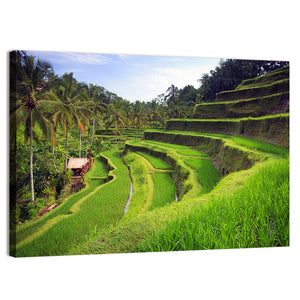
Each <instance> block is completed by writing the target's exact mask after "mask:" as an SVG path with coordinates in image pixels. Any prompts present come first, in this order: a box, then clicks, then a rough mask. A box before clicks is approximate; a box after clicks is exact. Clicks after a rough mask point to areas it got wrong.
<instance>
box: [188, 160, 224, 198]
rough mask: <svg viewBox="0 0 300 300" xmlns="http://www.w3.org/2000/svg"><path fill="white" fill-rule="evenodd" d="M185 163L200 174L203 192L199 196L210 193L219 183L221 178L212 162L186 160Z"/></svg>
mask: <svg viewBox="0 0 300 300" xmlns="http://www.w3.org/2000/svg"><path fill="white" fill-rule="evenodd" d="M184 163H185V164H187V165H188V166H189V167H191V168H193V169H195V170H196V171H197V172H198V174H199V175H198V176H199V177H198V178H199V183H200V184H201V186H202V190H201V191H200V192H199V193H198V194H197V196H200V195H202V194H205V193H208V192H210V191H211V190H212V189H213V188H214V187H215V186H216V185H217V183H218V182H219V180H220V176H219V173H218V171H217V170H216V168H215V167H214V165H213V164H212V162H211V161H210V160H208V159H195V158H185V159H184Z"/></svg>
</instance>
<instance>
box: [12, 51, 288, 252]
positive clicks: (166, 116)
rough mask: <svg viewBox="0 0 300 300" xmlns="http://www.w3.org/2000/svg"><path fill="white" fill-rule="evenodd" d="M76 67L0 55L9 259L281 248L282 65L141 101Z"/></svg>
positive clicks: (208, 77) (257, 66)
mask: <svg viewBox="0 0 300 300" xmlns="http://www.w3.org/2000/svg"><path fill="white" fill-rule="evenodd" d="M113 58H115V57H110V59H111V60H112V59H113ZM208 71H209V70H208ZM74 74H75V73H73V72H71V73H68V72H65V73H64V74H62V75H60V74H56V73H55V70H54V66H53V65H52V64H51V60H50V62H46V60H44V59H43V60H42V59H39V57H38V56H33V55H30V54H28V53H27V52H25V51H13V52H11V53H10V104H11V106H10V254H11V255H12V256H16V257H32V256H58V255H81V254H103V253H136V252H158V251H184V250H207V249H233V248H257V247H282V246H289V227H290V225H289V62H286V61H262V60H261V61H260V60H238V59H225V60H220V61H219V63H218V65H217V66H216V68H215V69H214V70H211V71H210V72H209V73H205V74H203V75H202V74H201V73H200V74H199V75H198V76H199V78H200V77H201V76H202V77H201V78H200V79H198V85H199V86H198V87H194V86H193V85H186V86H184V87H182V88H177V87H176V86H175V85H173V84H172V85H171V86H169V87H168V86H166V87H165V90H162V91H161V92H162V93H163V92H164V91H165V93H163V94H160V95H159V96H157V97H156V98H155V97H153V100H151V101H145V100H144V99H140V100H135V101H129V100H126V98H125V97H124V98H122V95H121V96H118V95H117V94H115V93H113V92H110V91H109V90H107V89H106V88H105V87H103V86H100V85H98V84H91V83H85V82H82V81H81V80H77V79H76V78H75V75H74ZM78 74H79V73H78ZM196 79H197V78H196ZM99 84H101V82H99ZM124 85H126V82H124ZM154 96H155V95H154Z"/></svg>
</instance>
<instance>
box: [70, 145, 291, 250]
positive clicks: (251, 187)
mask: <svg viewBox="0 0 300 300" xmlns="http://www.w3.org/2000/svg"><path fill="white" fill-rule="evenodd" d="M243 140H244V139H243ZM244 141H245V140H244ZM136 144H137V143H136ZM142 144H143V145H146V144H148V145H149V144H152V145H153V146H154V147H163V146H162V145H165V146H166V143H160V142H153V143H151V142H149V141H146V142H142ZM169 145H170V148H169V149H173V151H175V152H176V149H178V148H182V147H183V148H184V147H185V146H181V145H173V144H169ZM260 146H262V145H260ZM166 148H167V147H166ZM285 153H286V152H285ZM284 156H286V154H285V155H284ZM185 159H187V158H186V157H185ZM262 160H263V161H262V162H258V163H256V164H255V165H254V166H253V167H252V168H251V169H249V170H245V171H240V172H236V173H232V174H229V175H228V176H226V177H224V178H223V179H222V180H221V181H220V182H219V183H218V184H217V185H216V187H215V188H214V189H212V190H211V191H210V192H209V193H206V194H203V195H201V197H200V198H199V197H198V196H195V197H185V198H184V199H183V201H180V202H177V203H173V204H170V205H168V206H165V207H162V208H158V209H156V210H154V211H147V212H145V213H144V214H140V215H138V216H137V217H136V218H128V219H125V218H124V219H123V220H121V222H120V223H119V224H118V225H117V226H116V227H114V228H110V229H109V231H108V230H101V231H100V232H99V233H97V234H96V235H95V236H91V237H90V238H89V240H88V242H87V243H85V244H82V245H80V246H78V247H75V248H73V249H72V250H71V251H70V252H69V254H92V253H116V252H118V253H119V252H136V251H151V247H153V240H152V242H151V240H150V241H148V242H147V243H146V242H142V241H145V240H146V239H147V238H152V239H153V238H154V239H155V238H156V236H157V230H158V229H161V230H162V231H161V232H160V233H159V236H160V237H161V236H163V235H168V234H169V231H168V229H166V228H164V226H165V225H166V223H168V222H170V224H171V223H172V222H173V221H174V222H175V223H176V222H181V221H180V220H181V218H183V217H184V216H186V217H187V219H188V218H189V216H190V214H191V215H192V214H195V215H196V219H195V218H194V219H188V221H187V223H190V222H193V221H196V220H197V222H198V221H199V220H198V219H197V218H198V215H199V214H201V212H202V211H205V212H207V210H208V209H210V210H211V211H212V217H211V220H214V219H215V217H213V216H216V214H217V211H222V210H226V211H227V212H226V213H228V216H231V217H232V216H233V215H234V216H235V219H233V221H232V223H231V225H230V226H235V225H232V224H236V223H234V222H237V218H238V217H239V216H242V218H243V230H240V234H241V235H244V236H246V235H245V232H247V230H250V231H251V232H252V233H253V232H254V233H255V232H256V231H255V230H256V229H257V223H255V222H253V220H255V219H251V218H250V219H249V218H248V219H247V214H248V213H249V212H248V213H247V214H245V213H243V214H242V215H241V213H242V212H243V211H244V212H245V205H248V204H249V203H252V204H253V205H252V208H251V207H250V208H249V209H250V210H251V209H252V213H254V215H253V214H252V215H251V214H250V216H256V215H258V216H260V221H259V222H260V223H259V224H261V226H262V229H260V233H261V234H263V232H264V237H263V235H262V239H260V238H259V239H256V240H255V238H252V239H249V240H247V239H246V240H244V241H242V240H241V241H240V242H239V243H238V242H235V244H232V243H233V242H232V240H231V241H229V242H228V243H227V244H226V243H224V240H226V239H228V238H229V236H230V234H229V233H228V232H226V222H223V223H222V222H221V221H222V218H217V221H216V223H215V224H216V226H219V227H218V228H221V229H220V230H219V229H218V234H217V235H211V238H210V239H209V243H213V241H214V243H216V244H215V245H218V246H217V247H220V248H228V247H232V245H235V246H236V247H253V246H255V247H261V246H265V245H287V244H288V217H287V216H288V200H287V199H288V177H287V176H288V172H287V170H288V168H289V161H288V160H287V159H285V158H284V157H283V156H281V158H280V157H279V156H278V155H272V154H271V155H267V156H265V155H263V159H262ZM279 168H280V169H281V170H282V172H277V170H278V169H279ZM261 177H263V178H265V180H264V181H263V183H262V184H260V183H261V179H260V178H261ZM256 178H258V179H256ZM268 178H270V179H271V180H270V181H268V180H267V179H268ZM275 178H277V179H276V180H277V181H275V182H276V183H275V184H274V183H273V184H272V185H271V186H270V184H271V183H272V182H273V180H275ZM276 187H278V189H276ZM249 191H251V193H252V194H251V193H249ZM224 195H226V197H225V196H224ZM248 195H249V197H248ZM262 195H263V197H262ZM278 197H279V198H278ZM280 197H281V198H282V199H284V201H282V202H281V201H278V202H277V203H276V205H274V201H273V202H272V199H273V200H274V199H280ZM225 198H226V199H227V200H226V199H225ZM243 200H244V201H246V202H243ZM258 200H260V201H263V202H264V201H266V203H268V205H267V206H264V204H262V202H257V201H258ZM270 201H271V202H270ZM214 203H217V204H219V205H221V206H219V207H217V206H216V207H215V209H211V207H212V206H213V205H215V204H214ZM245 203H246V204H245ZM247 203H248V204H247ZM222 205H223V206H222ZM232 205H234V207H235V208H236V209H235V210H234V212H235V213H234V214H233V215H232V214H231V215H230V212H231V209H230V208H231V207H232ZM243 205H244V206H243ZM265 207H266V208H265ZM260 210H261V212H260ZM213 211H214V212H215V214H214V215H213ZM266 211H267V212H268V214H265V212H266ZM276 213H277V217H276ZM270 214H271V215H272V216H273V219H272V220H273V221H271V219H270V218H269V216H270ZM278 214H281V217H282V216H283V219H282V221H280V218H281V217H278ZM217 215H218V214H217ZM228 216H227V217H228ZM263 216H265V218H263ZM253 218H254V217H253ZM274 218H275V219H274ZM226 220H227V219H226ZM251 220H252V221H251ZM274 220H276V222H279V223H280V222H282V224H281V229H280V230H279V231H278V230H277V229H276V230H275V229H274V228H275V227H274V224H275V223H274ZM218 222H219V223H218ZM220 222H221V223H220ZM247 222H248V223H247ZM270 222H271V223H270ZM175 223H174V224H175ZM279 223H278V224H279ZM174 224H173V225H174ZM195 224H197V223H195ZM272 224H273V225H272ZM276 224H277V223H276ZM173 225H172V226H173ZM170 226H171V225H170ZM270 226H271V227H270ZM276 226H277V225H276ZM173 227H174V226H173ZM162 228H163V229H162ZM214 228H215V227H214ZM247 228H248V229H247ZM270 228H272V229H271V231H270ZM268 230H269V232H272V233H274V234H272V235H271V236H270V238H266V235H265V233H266V232H267V231H268ZM189 232H191V234H192V235H191V240H193V239H197V240H200V239H201V237H200V236H199V233H197V236H195V235H193V234H194V233H195V232H197V231H193V229H192V230H191V231H189ZM193 232H194V233H193ZM279 232H281V233H282V234H281V233H279ZM231 233H232V232H231ZM181 234H182V232H181ZM202 234H205V233H204V232H203V231H202ZM254 236H257V233H255V234H254ZM279 236H280V237H279ZM222 237H224V240H222ZM171 240H172V239H171ZM279 240H280V243H279V242H276V241H279ZM173 242H174V240H173ZM141 243H142V244H141ZM220 243H221V244H220ZM154 244H155V243H154ZM173 246H174V244H173V245H172V247H173ZM147 247H148V248H147ZM180 247H181V246H180ZM197 247H198V246H197ZM209 247H212V245H211V244H210V246H209ZM204 248H205V247H203V248H201V247H200V246H199V249H204ZM212 248H213V247H212ZM174 249H175V248H174ZM178 249H181V248H178ZM189 249H192V247H190V248H189ZM153 250H155V251H158V250H159V249H157V248H155V249H154V248H153Z"/></svg>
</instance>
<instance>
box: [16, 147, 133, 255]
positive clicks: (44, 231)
mask: <svg viewBox="0 0 300 300" xmlns="http://www.w3.org/2000/svg"><path fill="white" fill-rule="evenodd" d="M119 154H120V151H111V152H107V153H105V156H106V157H107V158H108V159H109V161H110V164H111V165H112V166H113V167H114V170H113V171H112V172H111V173H112V175H113V177H114V178H113V180H111V181H110V182H108V183H106V184H104V185H102V186H99V187H98V188H96V189H94V190H93V192H91V193H90V194H88V195H87V196H86V197H83V198H80V200H79V201H77V202H76V203H75V204H74V205H73V206H72V207H71V208H70V212H71V214H66V215H61V216H58V217H57V218H53V219H52V220H51V221H50V222H49V223H46V224H45V226H44V227H43V228H41V230H40V234H38V235H37V236H36V237H35V239H33V240H32V241H29V242H28V243H25V244H23V245H20V246H19V247H17V256H43V255H63V254H66V253H67V252H68V251H69V249H70V248H71V247H73V246H75V245H76V244H78V243H82V242H84V241H85V240H86V238H87V236H88V235H89V234H90V233H91V232H93V231H96V230H97V229H99V228H101V227H106V226H109V225H110V224H115V223H116V222H117V221H119V220H120V218H121V217H122V215H123V212H124V206H125V203H126V200H127V198H128V196H129V190H130V180H129V176H128V169H127V167H126V166H125V165H124V164H123V162H122V160H121V158H120V156H119Z"/></svg>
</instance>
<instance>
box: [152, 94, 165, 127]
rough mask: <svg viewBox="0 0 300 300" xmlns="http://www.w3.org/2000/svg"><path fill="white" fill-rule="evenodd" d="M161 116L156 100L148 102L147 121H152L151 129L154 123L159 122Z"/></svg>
mask: <svg viewBox="0 0 300 300" xmlns="http://www.w3.org/2000/svg"><path fill="white" fill-rule="evenodd" d="M161 118H162V115H161V112H160V111H159V104H158V101H157V100H155V99H154V100H152V101H151V102H150V115H149V121H152V127H154V122H157V121H159V120H161Z"/></svg>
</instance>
